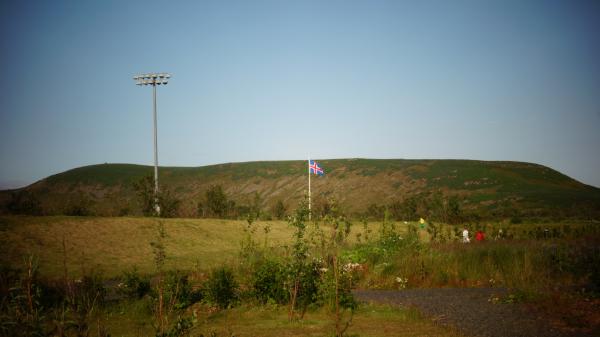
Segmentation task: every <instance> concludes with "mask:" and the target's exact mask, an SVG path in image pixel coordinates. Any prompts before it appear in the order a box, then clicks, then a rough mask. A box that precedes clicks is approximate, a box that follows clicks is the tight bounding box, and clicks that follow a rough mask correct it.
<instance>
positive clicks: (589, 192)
mask: <svg viewBox="0 0 600 337" xmlns="http://www.w3.org/2000/svg"><path fill="white" fill-rule="evenodd" d="M319 162H320V164H321V165H322V167H323V168H324V169H325V172H326V174H325V176H322V177H314V178H313V179H312V192H313V196H314V200H315V203H318V202H319V200H321V201H322V200H326V199H331V198H334V199H335V200H336V201H337V202H338V203H339V205H340V206H341V207H342V208H343V209H344V210H346V212H347V213H352V214H359V213H364V212H365V211H366V210H367V209H368V207H369V206H370V205H377V206H379V207H380V208H383V207H384V206H386V205H390V204H391V203H393V202H402V201H405V200H407V199H409V198H410V197H415V196H419V197H431V196H432V195H436V194H439V195H441V196H442V197H443V198H448V197H450V196H455V197H456V198H458V200H460V205H461V208H462V209H464V210H469V211H474V212H479V213H483V214H488V215H489V214H492V215H493V214H503V215H505V216H506V215H508V214H510V213H511V212H513V211H516V212H518V213H519V214H522V215H527V214H548V213H550V214H553V215H556V214H560V215H577V214H580V213H584V214H588V213H597V212H598V210H599V209H600V189H598V188H595V187H591V186H587V185H584V184H582V183H580V182H578V181H576V180H573V179H571V178H569V177H567V176H565V175H563V174H561V173H560V172H557V171H555V170H552V169H550V168H548V167H544V166H541V165H536V164H531V163H523V162H491V161H473V160H403V159H385V160H379V159H336V160H321V161H319ZM151 174H153V168H152V167H150V166H142V165H130V164H101V165H92V166H85V167H80V168H76V169H73V170H70V171H66V172H63V173H60V174H57V175H53V176H50V177H48V178H46V179H43V180H41V181H39V182H37V183H35V184H33V185H31V186H28V187H26V188H25V189H23V191H27V192H30V193H31V194H32V195H34V196H35V197H36V198H37V199H38V200H39V201H40V202H41V204H42V207H43V210H44V213H46V214H61V213H64V210H65V209H68V208H69V207H70V206H72V205H73V204H78V203H79V204H81V203H85V206H86V207H88V208H90V209H91V210H92V213H94V214H98V215H109V216H117V215H132V214H133V215H136V214H140V205H139V202H138V200H137V197H136V195H135V191H134V189H133V183H134V182H136V181H138V180H140V179H141V178H142V177H144V176H146V175H151ZM159 182H160V185H161V186H163V187H167V188H168V189H169V190H171V191H172V192H173V193H174V195H175V196H176V197H177V198H179V199H180V200H181V206H180V212H179V215H180V216H182V217H194V216H196V215H197V204H198V202H199V201H201V200H203V198H204V196H205V192H206V190H207V189H208V188H209V187H210V186H211V185H217V184H218V185H221V186H222V187H223V189H224V191H225V192H226V194H227V195H228V197H229V198H230V199H231V200H234V201H235V202H236V203H237V204H238V205H241V204H247V203H249V202H250V201H251V200H252V199H253V198H254V196H255V194H256V193H258V194H259V195H260V197H261V202H262V205H261V206H262V207H263V210H265V211H267V212H269V211H270V210H271V209H272V207H273V206H274V205H275V204H276V203H277V202H278V201H281V202H283V203H284V205H285V206H286V207H287V208H288V209H292V208H295V206H296V205H297V203H298V201H299V200H300V199H301V198H302V196H303V195H304V193H305V192H306V190H307V172H306V162H305V161H272V162H248V163H229V164H221V165H211V166H204V167H160V168H159ZM10 198H11V197H10V192H7V191H4V192H2V193H1V195H0V203H2V204H4V205H5V207H4V209H5V211H6V204H7V203H8V202H9V201H10ZM420 211H421V212H423V210H420ZM584 216H587V215H584Z"/></svg>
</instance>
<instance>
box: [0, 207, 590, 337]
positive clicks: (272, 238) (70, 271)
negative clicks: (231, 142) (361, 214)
mask: <svg viewBox="0 0 600 337" xmlns="http://www.w3.org/2000/svg"><path fill="white" fill-rule="evenodd" d="M299 220H302V219H301V217H300V218H295V220H294V217H292V218H290V220H289V221H288V222H285V221H262V220H257V221H252V220H251V221H243V220H220V219H158V218H142V217H115V218H105V217H66V216H56V217H31V216H3V217H0V231H1V232H2V236H1V238H0V245H1V247H3V248H2V250H3V252H2V257H1V260H0V261H1V265H2V273H1V274H2V277H1V279H0V281H1V282H0V283H1V290H2V296H3V300H2V321H3V324H2V326H1V328H2V332H3V335H10V334H12V333H14V330H11V326H10V324H8V325H7V322H9V323H10V322H12V321H14V320H20V321H19V322H20V323H19V324H26V325H27V324H29V325H27V326H29V327H30V329H31V330H22V331H29V332H32V331H38V332H40V331H41V332H43V334H49V335H64V336H71V335H73V336H75V335H82V334H83V333H84V332H85V333H87V334H88V335H90V333H91V332H93V333H91V335H98V336H105V335H107V333H110V334H111V335H113V336H141V335H152V334H155V335H164V336H166V335H172V336H176V335H181V336H184V335H190V334H191V335H201V334H202V335H205V336H230V335H236V336H254V335H261V336H305V335H312V336H324V335H359V336H385V335H390V334H391V335H398V336H423V335H431V336H460V332H458V331H455V330H453V329H451V328H448V327H442V326H438V325H436V324H434V323H433V322H431V321H429V320H428V319H427V318H425V317H422V316H420V315H419V314H418V312H416V311H415V310H414V309H402V308H392V307H386V306H380V305H373V304H371V305H365V304H363V305H356V304H355V303H353V302H352V299H351V290H352V289H357V288H360V289H397V290H402V289H406V288H418V287H426V288H427V287H502V288H509V289H511V297H509V298H498V299H494V300H495V301H498V302H501V303H505V302H511V301H531V302H535V303H547V300H548V299H549V298H551V297H552V296H555V295H556V294H557V293H562V294H566V295H565V296H562V297H561V298H560V301H562V302H561V303H563V305H564V306H565V308H568V307H569V305H571V304H572V303H576V302H578V301H579V300H580V299H583V298H587V299H590V298H591V299H593V300H594V301H595V298H597V294H598V291H599V288H598V286H599V284H600V277H599V272H598V268H597V266H598V265H600V260H599V259H600V251H599V247H600V246H599V245H598V241H599V238H600V235H599V234H600V231H599V226H598V225H599V224H598V223H596V222H593V221H569V222H556V223H555V222H551V221H546V222H542V223H517V224H514V223H510V222H506V221H504V222H495V223H491V222H489V223H471V224H465V226H467V227H468V228H469V229H470V231H471V233H472V234H474V232H475V230H478V229H482V230H485V232H486V233H487V235H488V236H487V240H486V241H485V242H484V243H477V242H473V243H470V244H462V243H460V232H461V230H462V228H463V226H454V225H446V224H439V223H427V224H425V225H423V226H421V225H420V224H419V223H418V222H397V221H391V220H389V219H384V220H383V221H379V222H366V221H364V222H361V221H352V222H350V221H347V219H345V218H343V217H341V216H340V217H326V218H325V219H319V220H318V221H312V222H308V221H306V219H304V220H303V221H299ZM161 228H162V229H163V230H164V232H163V233H164V235H162V236H161V234H160V233H161V232H160V230H159V229H161ZM300 228H303V229H302V231H303V232H302V235H298V233H299V229H300ZM500 229H502V232H501V233H502V234H500ZM298 256H300V257H298ZM28 257H29V259H28ZM161 259H162V260H161ZM32 261H35V263H32ZM294 261H295V262H294ZM296 262H298V263H296ZM299 266H300V267H301V268H305V269H302V270H303V271H302V272H301V273H300V274H297V275H304V276H302V277H305V276H306V275H313V276H312V277H313V279H309V280H308V281H307V280H306V279H303V278H300V279H297V280H298V281H297V283H296V284H301V285H303V284H305V283H303V282H309V283H306V284H312V285H314V286H315V287H316V288H315V289H314V291H313V293H312V294H311V296H312V297H310V299H309V300H307V301H306V303H305V307H304V308H303V309H302V310H301V311H302V312H301V315H300V311H298V313H297V314H296V315H298V316H297V317H296V316H294V317H295V318H294V319H291V318H290V317H291V316H290V304H289V303H290V301H291V298H292V297H293V296H290V294H294V291H293V289H294V288H293V287H291V286H290V285H291V284H293V282H292V283H290V280H293V275H294V274H293V270H294V268H300V267H299ZM332 270H333V273H332ZM32 271H33V272H32ZM219 271H222V272H221V274H219V273H218V272H219ZM311 273H312V274H311ZM219 275H221V276H219ZM277 275H279V276H281V277H279V276H277ZM290 275H292V276H290ZM276 276H277V277H279V278H277V277H276ZM219 277H220V278H219ZM261 282H262V283H261ZM298 282H299V283H298ZM310 282H313V283H310ZM15 284H17V285H18V286H17V287H15ZM227 287H229V288H227ZM290 287H291V288H290ZM296 288H297V287H296ZM300 288H302V286H301V287H300ZM306 288H307V289H308V288H310V287H308V286H307V287H306ZM11 289H12V290H11ZM15 289H17V290H15ZM19 289H20V290H19ZM34 289H37V290H36V291H38V293H37V295H36V293H35V292H33V291H32V290H34ZM214 289H217V290H216V295H214V294H213V295H211V294H212V293H214V292H215V291H214ZM228 289H230V290H232V291H234V292H232V293H231V294H230V295H231V296H230V297H231V298H229V299H227V301H226V302H225V303H226V304H224V305H221V304H220V302H219V301H220V300H221V299H220V298H219V296H221V295H222V293H223V291H225V290H228ZM291 289H292V290H291ZM296 290H297V289H296ZM219 291H220V292H221V293H219ZM225 293H226V291H225ZM298 294H299V295H298V296H299V297H298V304H297V305H298V308H300V304H301V303H303V302H302V297H301V295H302V292H301V291H300V292H299V293H298ZM36 301H37V302H36ZM545 301H546V302H545ZM163 302H164V303H163ZM35 303H38V304H37V305H36V304H35ZM57 303H59V304H60V303H62V307H61V305H57ZM159 303H163V304H161V305H162V306H163V308H162V309H161V310H164V313H163V314H162V315H164V317H162V318H158V316H157V308H158V305H159ZM61 308H62V309H61ZM16 309H18V310H16ZM19 310H20V311H19ZM298 310H300V309H298ZM19 312H20V313H21V316H19ZM161 312H162V311H161ZM23 313H27V314H26V315H23ZM35 315H38V316H36V317H37V318H35V319H37V320H38V323H37V324H38V325H37V328H36V325H35V324H33V323H34V322H33V320H34V316H35ZM61 315H62V316H61ZM344 315H346V316H344ZM61 317H62V318H61ZM77 317H79V318H78V319H79V320H78V319H77ZM344 317H345V318H344ZM349 317H352V324H350V325H349V326H348V328H347V330H342V329H341V328H339V326H337V325H336V324H339V323H340V322H344V319H345V320H348V319H349ZM582 317H583V318H582ZM585 319H587V316H586V315H583V316H582V315H579V316H578V317H577V319H576V320H574V322H575V323H574V324H582V320H583V322H584V323H583V324H592V323H589V322H588V321H585ZM159 321H160V322H163V325H164V329H163V331H162V332H161V331H159V330H160V329H159V325H160V324H159V323H158V322H159ZM68 322H71V323H69V324H71V325H69V324H67V323H68ZM73 322H75V323H76V322H79V323H77V324H75V323H73ZM59 327H60V329H59ZM35 329H37V330H35ZM57 329H58V330H57ZM61 329H62V330H61ZM57 331H62V333H57ZM161 333H162V334H161Z"/></svg>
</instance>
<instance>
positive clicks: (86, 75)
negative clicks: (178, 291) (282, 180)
mask: <svg viewBox="0 0 600 337" xmlns="http://www.w3.org/2000/svg"><path fill="white" fill-rule="evenodd" d="M0 48H1V49H0V50H1V53H0V67H1V71H2V80H1V81H0V162H1V165H0V186H1V187H3V188H7V187H19V186H23V185H26V184H30V183H33V182H34V181H36V180H39V179H42V178H44V177H46V176H48V175H51V174H55V173H59V172H62V171H65V170H68V169H71V168H74V167H79V166H83V165H89V164H98V163H104V162H109V163H138V164H147V165H152V164H153V143H152V89H151V87H139V86H136V85H135V82H134V80H133V79H132V77H133V76H134V75H136V74H139V73H145V72H170V73H171V74H172V76H173V77H172V79H171V81H170V82H169V84H168V85H167V86H166V87H162V86H161V87H159V88H158V133H159V135H158V142H159V163H160V165H168V166H203V165H208V164H216V163H224V162H240V161H256V160H284V159H305V158H306V157H307V156H308V154H309V153H310V155H311V157H313V158H351V157H362V158H408V159H411V158H415V159H417V158H433V159H437V158H440V159H442V158H456V159H481V160H514V161H527V162H534V163H538V164H543V165H547V166H549V167H551V168H553V169H556V170H558V171H560V172H562V173H565V174H567V175H569V176H571V177H573V178H575V179H577V180H579V181H582V182H584V183H587V184H591V185H594V186H600V2H598V1H577V0H565V1H552V0H542V1H523V0H516V1H505V0H501V1H500V0H499V1H485V0H484V1H481V0H473V1H445V0H440V1H420V0H419V1H373V0H368V1H366V0H365V1H324V0H321V1H285V0H283V1H246V0H240V1H81V0H77V1H76V0H73V1H60V0H53V1H17V0H3V1H1V2H0Z"/></svg>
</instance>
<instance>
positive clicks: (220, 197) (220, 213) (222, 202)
mask: <svg viewBox="0 0 600 337" xmlns="http://www.w3.org/2000/svg"><path fill="white" fill-rule="evenodd" d="M203 205H204V207H206V210H207V211H208V212H207V213H208V214H209V215H212V216H216V217H218V218H224V217H225V216H227V213H228V211H229V206H230V203H229V202H228V200H227V195H226V194H225V192H224V191H223V187H221V185H212V186H210V187H209V188H208V190H207V191H206V202H205V203H204V204H203Z"/></svg>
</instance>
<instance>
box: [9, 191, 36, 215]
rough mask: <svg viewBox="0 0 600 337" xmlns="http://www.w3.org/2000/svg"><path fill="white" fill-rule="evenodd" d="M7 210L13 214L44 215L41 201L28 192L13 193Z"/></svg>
mask: <svg viewBox="0 0 600 337" xmlns="http://www.w3.org/2000/svg"><path fill="white" fill-rule="evenodd" d="M7 208H8V211H9V212H11V213H13V214H27V215H42V206H41V203H40V201H39V199H38V198H37V197H36V196H35V195H34V194H33V193H31V192H29V191H27V190H20V191H18V192H13V193H11V195H10V201H9V202H8V205H7Z"/></svg>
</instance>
